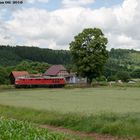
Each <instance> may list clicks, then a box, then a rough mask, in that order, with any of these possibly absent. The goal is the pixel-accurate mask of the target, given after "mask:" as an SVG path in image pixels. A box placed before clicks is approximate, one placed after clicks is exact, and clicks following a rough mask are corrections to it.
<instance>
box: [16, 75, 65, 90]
mask: <svg viewBox="0 0 140 140" xmlns="http://www.w3.org/2000/svg"><path fill="white" fill-rule="evenodd" d="M64 85H65V79H64V78H62V77H47V78H46V77H41V78H26V77H24V78H17V79H16V80H15V87H17V88H18V87H19V88H20V87H63V86H64Z"/></svg>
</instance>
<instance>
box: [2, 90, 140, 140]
mask: <svg viewBox="0 0 140 140" xmlns="http://www.w3.org/2000/svg"><path fill="white" fill-rule="evenodd" d="M0 104H1V105H0V115H1V116H4V117H6V118H15V119H18V120H23V121H24V120H26V121H29V122H32V123H38V124H50V125H55V126H63V127H66V128H70V129H73V130H80V131H84V132H97V133H101V134H110V135H114V136H119V137H125V138H134V139H135V138H137V139H140V88H125V87H123V88H120V87H118V88H114V87H112V88H107V87H106V88H83V89H80V88H78V89H20V90H19V89H18V90H15V89H11V90H1V92H0ZM5 105H8V106H5ZM12 106H13V107H12ZM21 107H22V108H21Z"/></svg>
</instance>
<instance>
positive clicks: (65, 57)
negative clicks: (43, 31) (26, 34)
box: [0, 46, 70, 66]
mask: <svg viewBox="0 0 140 140" xmlns="http://www.w3.org/2000/svg"><path fill="white" fill-rule="evenodd" d="M23 60H27V61H28V60H30V61H38V62H47V63H49V64H68V63H70V54H69V52H68V51H66V50H51V49H41V48H38V47H27V46H16V47H11V46H0V66H14V65H17V64H18V63H20V62H21V61H23Z"/></svg>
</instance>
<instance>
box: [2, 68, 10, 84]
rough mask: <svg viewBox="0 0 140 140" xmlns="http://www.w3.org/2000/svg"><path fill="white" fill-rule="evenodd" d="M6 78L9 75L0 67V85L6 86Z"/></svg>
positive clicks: (7, 78)
mask: <svg viewBox="0 0 140 140" xmlns="http://www.w3.org/2000/svg"><path fill="white" fill-rule="evenodd" d="M8 76H9V75H8V72H7V71H6V69H5V68H3V67H0V84H8V83H9V82H10V81H9V77H8Z"/></svg>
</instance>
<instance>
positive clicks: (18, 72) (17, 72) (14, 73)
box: [11, 71, 29, 78]
mask: <svg viewBox="0 0 140 140" xmlns="http://www.w3.org/2000/svg"><path fill="white" fill-rule="evenodd" d="M11 74H12V75H13V76H14V77H15V78H17V77H21V76H29V73H28V72H27V71H12V72H11Z"/></svg>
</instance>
